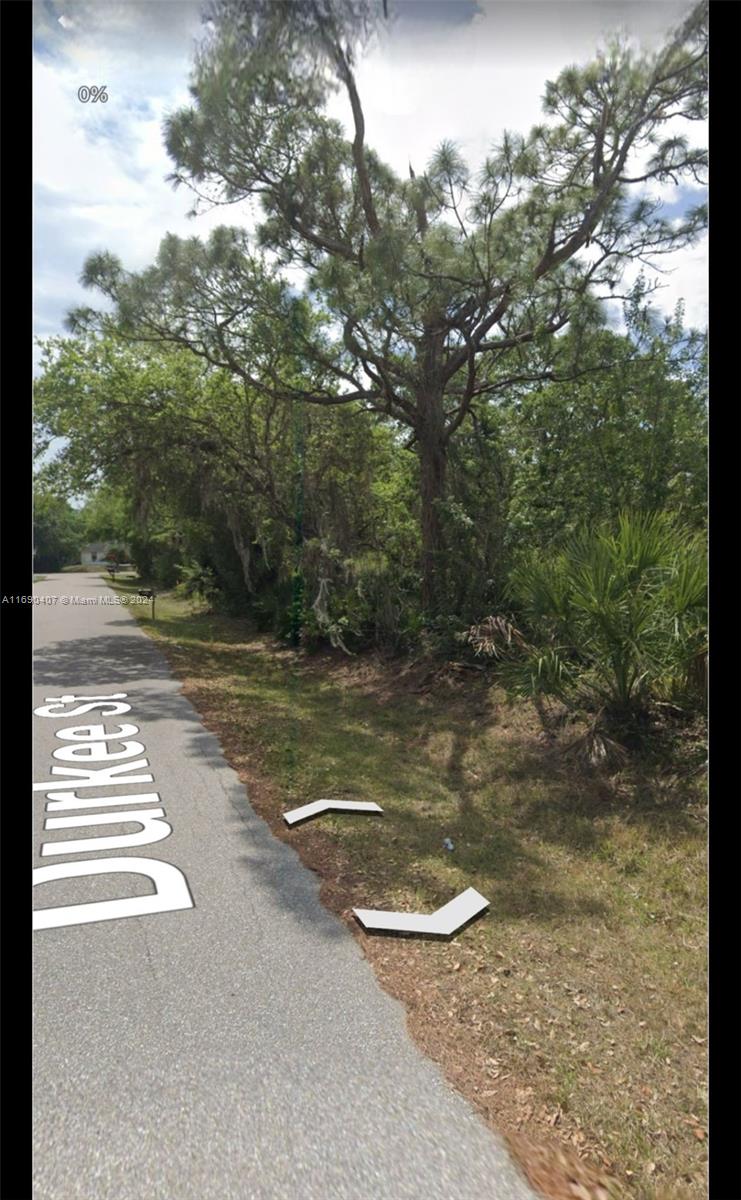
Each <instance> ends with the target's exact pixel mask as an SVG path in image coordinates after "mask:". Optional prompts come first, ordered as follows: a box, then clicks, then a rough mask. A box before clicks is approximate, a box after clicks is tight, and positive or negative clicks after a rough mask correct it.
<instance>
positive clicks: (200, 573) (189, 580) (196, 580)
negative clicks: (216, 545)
mask: <svg viewBox="0 0 741 1200" xmlns="http://www.w3.org/2000/svg"><path fill="white" fill-rule="evenodd" d="M177 571H178V576H179V583H178V585H177V588H176V589H175V590H176V592H177V594H178V595H180V596H184V597H185V598H186V599H187V600H193V599H198V600H205V601H207V602H208V603H209V604H213V603H214V601H215V600H216V599H217V597H218V596H219V595H220V593H221V589H220V587H219V584H218V581H217V577H216V572H215V571H214V570H213V568H212V567H206V566H204V565H203V564H202V563H199V562H196V561H194V560H192V561H191V562H189V563H184V564H181V565H180V566H178V568H177Z"/></svg>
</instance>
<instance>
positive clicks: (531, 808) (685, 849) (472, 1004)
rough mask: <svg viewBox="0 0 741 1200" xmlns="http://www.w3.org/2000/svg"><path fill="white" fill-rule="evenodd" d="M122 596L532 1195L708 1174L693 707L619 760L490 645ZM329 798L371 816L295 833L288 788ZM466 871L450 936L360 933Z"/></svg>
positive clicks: (456, 883) (425, 906)
mask: <svg viewBox="0 0 741 1200" xmlns="http://www.w3.org/2000/svg"><path fill="white" fill-rule="evenodd" d="M116 586H117V588H118V589H119V590H126V589H128V590H135V588H136V587H138V586H139V585H138V582H134V581H123V582H118V583H117V584H116ZM131 611H132V612H134V613H135V614H136V616H137V618H138V619H139V620H140V621H141V623H142V627H143V628H144V629H146V630H147V632H149V633H151V634H152V636H153V637H154V638H155V639H156V641H157V643H158V644H159V646H160V647H161V649H162V650H163V652H164V653H165V655H166V657H167V658H168V660H169V661H170V663H171V665H172V667H173V669H174V671H175V673H176V674H177V675H178V676H179V677H180V678H181V679H182V680H183V683H184V688H185V692H186V695H188V697H189V698H190V700H191V701H192V703H193V704H194V705H195V707H196V708H197V710H198V711H199V713H201V715H202V717H203V719H204V721H205V724H206V725H207V727H209V728H210V729H212V730H213V731H214V732H215V733H217V734H218V736H219V738H220V741H221V744H222V746H223V748H224V751H225V754H226V756H227V758H228V760H229V762H230V763H231V764H232V765H233V766H234V767H235V769H236V770H237V771H238V772H239V774H240V776H241V778H242V779H243V780H244V781H245V783H246V784H247V795H248V797H249V800H250V802H251V804H252V805H253V806H254V807H255V808H256V809H257V811H258V812H259V813H260V814H261V815H262V816H263V817H264V818H265V819H266V820H267V821H268V822H269V823H270V824H271V826H272V828H273V829H274V831H275V833H276V834H277V835H278V836H280V837H282V838H284V839H285V840H286V841H288V842H289V843H290V844H291V845H293V846H294V847H295V848H296V849H297V851H298V852H299V853H300V854H301V856H302V858H303V859H304V861H305V862H306V863H307V864H308V865H309V866H310V867H312V868H313V869H314V870H316V871H317V872H318V873H319V874H320V876H321V877H322V880H323V890H322V896H323V899H324V901H325V903H327V904H328V905H329V906H330V907H331V908H332V909H333V910H334V911H335V912H337V913H338V914H339V915H341V916H342V917H343V918H344V919H345V920H346V921H347V922H348V925H349V926H350V928H352V929H353V930H354V932H355V933H356V934H358V936H359V937H360V940H361V944H362V945H363V948H364V951H365V953H366V955H367V956H368V958H369V959H370V961H371V962H372V964H373V966H374V968H375V970H376V971H377V973H378V975H379V978H380V979H381V981H382V983H383V985H384V987H386V988H387V989H388V990H389V991H390V992H391V993H392V994H394V995H395V996H397V997H398V998H399V999H401V1000H402V1001H403V1002H404V1004H405V1005H406V1007H407V1011H408V1014H409V1025H410V1029H411V1031H412V1033H413V1034H414V1036H415V1037H416V1038H417V1039H418V1041H419V1042H420V1044H421V1045H422V1047H423V1048H424V1049H425V1050H426V1051H427V1052H428V1053H430V1054H431V1055H432V1056H433V1057H434V1058H435V1059H436V1060H437V1061H438V1062H440V1063H441V1065H442V1066H443V1068H444V1069H445V1071H446V1073H447V1075H448V1077H449V1078H450V1079H451V1081H452V1082H453V1083H454V1084H455V1085H456V1086H457V1087H458V1088H460V1090H461V1091H462V1092H464V1094H466V1095H467V1096H468V1097H469V1098H470V1099H471V1101H472V1102H473V1103H474V1104H475V1105H476V1106H477V1108H478V1109H479V1110H480V1111H481V1112H482V1114H483V1115H484V1116H485V1117H486V1118H487V1119H488V1120H490V1121H491V1123H492V1124H493V1125H494V1126H495V1127H497V1128H499V1129H502V1130H503V1131H504V1132H506V1133H508V1134H510V1135H513V1136H514V1139H515V1142H514V1145H515V1149H516V1152H517V1153H518V1155H519V1156H520V1158H521V1159H522V1161H523V1162H524V1163H525V1165H526V1168H528V1169H529V1170H530V1172H531V1178H532V1179H533V1182H535V1183H536V1185H538V1184H539V1185H540V1186H541V1187H542V1189H543V1191H544V1194H545V1195H547V1196H555V1197H557V1198H558V1200H560V1198H561V1197H562V1196H578V1195H582V1194H586V1195H587V1196H589V1197H593V1196H595V1197H598V1198H599V1195H600V1193H599V1190H598V1188H599V1186H603V1187H604V1188H605V1191H606V1194H607V1195H609V1196H612V1195H630V1196H637V1197H642V1198H643V1197H645V1198H649V1197H652V1198H660V1197H661V1198H663V1197H666V1200H668V1198H669V1197H680V1198H681V1197H683V1196H686V1197H698V1198H699V1197H701V1196H704V1195H705V1177H704V1161H705V1137H706V1132H707V1125H706V1093H705V1038H706V1027H705V993H706V973H705V919H706V916H705V905H706V881H705V849H706V807H705V789H704V775H703V772H702V771H701V770H698V768H699V767H701V766H702V763H703V761H704V757H705V750H704V741H703V729H702V724H701V722H699V721H698V720H697V719H695V720H687V719H685V720H681V719H680V718H679V717H678V715H677V714H673V713H672V712H671V710H664V711H663V713H662V715H661V716H658V715H657V716H656V717H655V719H654V721H653V722H652V723H651V726H650V730H647V737H646V741H645V743H644V747H643V749H642V750H641V752H640V753H634V754H633V755H632V756H631V758H630V760H629V761H628V762H626V763H623V764H621V766H620V769H618V770H613V771H611V772H609V773H606V772H605V770H604V768H600V769H595V768H590V767H589V766H588V765H586V766H581V767H579V768H578V769H577V768H576V767H575V765H574V762H573V761H572V760H571V758H570V757H569V755H568V754H567V755H564V753H563V751H564V749H565V748H566V747H567V746H568V745H569V744H570V743H571V742H572V741H573V740H574V738H577V737H579V735H580V734H581V735H583V733H584V732H585V730H584V726H583V725H581V726H580V724H579V722H578V721H572V718H571V714H570V713H569V712H568V711H566V710H561V711H560V712H559V711H558V710H555V709H554V711H553V712H552V714H551V717H552V721H551V722H550V724H549V730H548V731H547V732H546V731H544V729H543V726H542V723H541V721H540V719H539V718H538V716H537V714H536V711H535V709H534V708H533V706H532V705H531V704H529V703H526V702H523V701H521V700H515V701H512V700H510V699H509V698H508V695H507V693H506V692H505V691H504V690H503V689H502V688H501V686H499V684H498V683H497V679H496V671H492V670H491V669H487V670H485V671H483V670H477V669H475V668H473V667H468V668H464V667H462V666H461V664H460V663H459V662H445V661H437V662H430V661H429V660H423V661H419V662H417V663H414V662H407V663H405V664H404V665H403V666H400V664H399V663H398V661H397V660H392V661H388V660H384V659H383V658H382V657H379V656H377V655H373V656H362V657H358V658H355V659H350V658H348V657H347V656H345V655H343V654H342V653H341V652H338V651H326V652H323V653H320V654H317V655H315V656H312V657H307V656H306V655H305V654H303V653H301V652H300V651H296V650H293V649H291V648H290V647H286V646H285V645H282V644H281V643H279V642H276V641H275V640H273V639H272V638H270V637H266V636H265V635H261V634H258V633H256V632H255V631H254V629H251V628H250V626H249V624H248V623H246V622H245V621H244V620H242V619H239V618H233V617H228V616H223V615H217V614H214V613H213V612H209V611H208V609H207V607H206V606H204V605H203V604H198V603H194V602H193V601H188V600H186V599H184V598H182V597H179V596H176V595H175V594H173V593H160V595H159V596H158V598H157V617H156V620H155V621H154V622H152V621H151V620H150V617H149V615H148V612H147V613H143V612H140V610H139V609H137V608H133V609H132V610H131ZM559 718H560V720H559ZM554 728H555V729H556V730H557V732H556V733H553V732H552V730H553V729H554ZM320 796H335V797H338V798H343V799H357V800H374V801H376V802H377V803H379V804H380V805H381V806H382V808H383V809H384V815H383V817H381V818H378V819H376V818H373V819H368V820H362V819H358V820H356V821H352V822H348V821H343V820H341V819H340V818H335V817H333V816H332V815H328V816H326V817H323V818H322V820H321V822H320V823H319V822H317V823H312V824H309V825H305V826H302V827H299V828H298V829H295V830H291V831H289V830H288V829H287V827H286V826H285V825H284V823H283V822H282V819H281V814H282V812H284V811H286V810H287V809H290V808H292V807H296V806H298V805H299V804H302V803H306V802H307V801H308V800H310V799H316V798H318V797H320ZM446 838H448V839H450V841H451V842H452V844H453V847H454V848H453V850H446V849H445V848H444V845H443V843H444V840H445V839H446ZM467 886H473V887H475V888H477V889H478V890H479V891H480V892H481V893H482V894H483V895H485V896H486V897H487V898H488V899H489V900H490V902H491V908H490V911H489V913H488V914H487V915H486V916H485V917H484V918H483V919H482V920H481V921H479V922H477V923H475V924H474V925H472V926H471V927H470V928H469V929H467V930H466V931H465V932H464V933H463V934H461V935H460V936H459V937H457V938H455V939H453V941H452V942H450V943H447V944H442V943H435V942H421V943H420V942H417V941H414V940H401V941H397V940H395V939H383V938H380V939H378V938H376V939H373V938H367V937H365V936H363V935H362V934H360V933H359V930H358V927H357V926H356V924H355V922H354V920H353V919H352V917H351V916H350V909H351V908H352V907H353V906H356V907H368V908H394V909H395V908H398V909H407V910H409V911H432V910H434V909H435V908H437V907H439V906H440V905H441V904H444V903H446V902H447V901H448V900H449V899H450V898H451V897H452V896H453V895H455V894H456V893H457V892H459V891H460V890H462V889H463V888H464V887H467ZM560 1154H563V1158H561V1157H559V1155H560ZM569 1180H576V1181H577V1182H580V1183H581V1186H583V1187H586V1188H587V1189H588V1190H587V1192H586V1193H579V1192H578V1191H569V1190H568V1188H569V1186H570V1185H569ZM600 1181H601V1183H600Z"/></svg>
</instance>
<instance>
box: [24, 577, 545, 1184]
mask: <svg viewBox="0 0 741 1200" xmlns="http://www.w3.org/2000/svg"><path fill="white" fill-rule="evenodd" d="M35 593H36V595H38V596H39V597H53V596H57V597H59V599H58V600H57V601H56V602H55V603H50V604H41V605H39V606H38V607H36V608H35V609H34V626H35V635H34V640H35V647H36V657H35V691H34V697H35V699H34V704H35V706H40V705H43V704H44V703H45V701H46V697H57V696H60V695H64V694H76V695H86V696H90V695H93V696H94V695H99V694H110V693H113V692H125V693H127V699H126V703H128V704H130V705H131V712H129V713H126V714H124V715H122V716H113V717H105V716H101V715H100V714H96V713H95V712H92V713H90V714H89V715H87V716H78V717H76V718H75V717H69V716H66V717H62V718H56V719H50V718H45V717H39V716H34V717H33V722H34V734H35V748H34V776H33V778H34V781H36V782H40V781H43V780H48V779H50V778H51V777H52V776H51V774H50V772H51V767H52V765H57V766H61V767H75V768H79V767H81V766H82V767H84V765H85V764H84V763H79V762H71V761H70V762H68V763H66V764H65V763H61V762H59V761H58V760H55V759H54V758H53V757H52V752H53V751H54V750H58V749H59V748H60V747H62V746H71V745H73V743H72V742H70V741H63V740H60V739H59V738H57V737H56V731H57V730H60V729H68V728H69V727H71V726H72V727H74V726H84V725H87V724H89V723H103V724H105V726H106V730H111V729H116V728H117V726H118V725H119V724H120V723H130V724H134V725H136V726H138V728H139V732H138V734H134V735H132V736H133V737H134V738H135V739H136V740H138V741H140V742H142V743H143V744H144V746H145V751H144V752H143V756H144V757H146V760H147V762H148V763H149V767H148V768H147V771H148V772H149V773H150V774H152V775H153V776H154V782H153V783H149V784H146V783H141V784H137V785H134V784H131V785H128V786H127V785H118V786H115V787H111V786H108V787H105V788H100V787H91V788H88V789H87V790H83V789H82V788H79V789H78V794H77V795H78V798H79V799H83V798H85V799H90V798H91V797H93V796H98V797H106V798H112V797H113V796H123V795H128V796H131V795H132V794H138V793H141V794H144V793H150V792H156V793H157V794H158V796H159V797H160V799H159V800H156V801H151V802H150V804H159V805H160V806H161V807H162V808H164V810H165V820H166V821H167V823H168V824H169V825H170V826H171V827H172V832H171V833H170V834H169V836H167V837H166V838H164V839H163V840H160V841H157V842H155V843H152V844H148V845H138V846H131V847H129V846H127V847H125V848H118V849H113V850H110V849H105V850H102V849H95V850H94V851H92V852H91V851H90V850H88V849H84V850H81V851H79V852H78V853H74V854H70V853H67V854H61V855H56V854H54V855H48V854H47V855H45V856H44V857H41V856H40V848H41V844H42V843H46V844H59V843H61V842H62V841H63V840H64V839H67V838H69V839H72V838H74V839H79V838H86V837H101V836H111V837H116V836H120V835H130V834H132V833H133V832H135V831H137V830H138V829H139V826H138V825H135V824H131V823H128V824H121V823H115V822H114V823H108V824H104V825H99V826H97V827H92V826H88V827H80V828H77V829H74V828H69V827H61V828H54V829H52V830H49V829H46V830H45V829H44V828H43V822H44V819H45V815H46V816H47V817H48V816H49V814H48V813H46V814H45V811H44V805H45V802H47V795H46V793H45V792H44V791H40V790H35V791H34V793H33V795H34V867H41V866H49V865H52V864H62V863H66V864H75V863H80V862H81V861H83V860H84V861H88V860H92V861H97V862H100V861H102V860H105V859H111V858H116V857H122V856H135V857H140V858H145V859H148V860H154V859H156V860H159V861H161V862H166V863H169V864H172V865H173V866H175V867H177V868H178V870H179V871H180V872H182V874H183V875H184V876H185V878H186V879H187V884H188V888H189V890H190V895H191V897H192V901H193V906H192V907H188V908H181V909H179V910H176V911H169V912H153V913H148V914H147V915H134V916H126V917H122V918H113V919H104V920H98V921H95V922H86V923H84V924H75V925H67V926H61V927H56V928H47V929H37V930H36V932H35V933H34V960H35V963H34V1047H35V1049H34V1054H35V1066H34V1120H35V1131H34V1158H35V1164H34V1200H212V1198H213V1200H217V1198H218V1200H423V1198H424V1200H533V1193H532V1191H531V1190H530V1189H529V1187H528V1186H527V1185H526V1184H525V1183H524V1182H523V1181H522V1179H521V1176H520V1175H519V1173H518V1172H517V1171H516V1169H515V1167H514V1166H513V1164H512V1162H511V1160H510V1159H509V1157H508V1155H507V1152H506V1150H505V1149H504V1147H503V1146H502V1145H501V1143H500V1142H499V1141H498V1140H497V1139H496V1138H495V1137H494V1136H493V1135H492V1134H491V1133H490V1131H489V1130H488V1129H487V1128H486V1127H485V1125H484V1124H483V1123H482V1122H481V1120H480V1119H479V1118H478V1117H477V1115H476V1114H475V1113H474V1111H473V1110H472V1109H471V1107H470V1106H469V1105H468V1104H467V1102H465V1101H464V1100H463V1099H462V1098H461V1097H460V1096H459V1095H458V1094H457V1093H455V1092H454V1091H453V1090H452V1089H451V1088H450V1086H449V1085H448V1084H447V1083H446V1081H445V1080H444V1078H443V1076H442V1074H441V1072H440V1071H439V1070H438V1068H437V1067H436V1066H435V1065H434V1064H433V1063H432V1062H430V1061H429V1060H428V1059H426V1058H425V1057H424V1056H423V1055H421V1054H420V1053H419V1051H418V1050H417V1049H416V1047H415V1046H414V1044H413V1042H412V1041H411V1039H410V1037H409V1035H408V1034H407V1032H406V1029H405V1024H404V1014H403V1010H402V1008H401V1006H400V1005H399V1004H398V1003H397V1002H396V1001H394V1000H393V999H391V998H390V997H389V996H387V995H386V994H385V993H384V992H383V991H382V990H381V989H380V987H379V986H378V984H377V982H376V979H375V977H374V975H373V973H372V971H371V968H370V966H369V965H368V964H367V962H366V961H365V959H364V958H363V955H362V953H361V950H360V947H359V946H358V945H357V943H356V942H355V940H354V939H353V937H352V936H351V935H350V933H349V932H348V931H347V929H346V928H345V927H344V926H343V925H342V923H341V922H340V921H338V920H337V919H336V918H335V917H334V916H332V915H331V914H330V913H329V912H327V911H326V910H325V909H324V908H323V907H322V905H321V904H320V903H319V899H318V884H317V882H316V880H315V877H314V876H313V875H312V874H311V873H310V872H309V871H308V870H306V869H305V868H304V867H303V866H302V864H301V863H300V861H299V859H298V856H297V855H296V854H295V852H294V851H293V850H292V849H291V848H290V847H288V846H286V845H285V844H284V843H282V842H280V841H279V840H277V839H276V838H274V837H273V836H272V834H271V833H270V830H269V829H268V827H267V825H266V824H265V823H264V822H263V821H262V820H261V819H260V818H259V817H257V816H256V815H255V813H254V812H253V811H252V809H251V807H250V805H249V802H248V798H247V795H246V792H245V788H244V785H243V784H241V783H240V781H239V779H238V778H237V776H236V774H235V773H234V772H233V771H232V770H231V768H230V767H228V766H227V764H226V762H225V760H224V758H223V756H222V754H221V751H220V749H219V745H218V742H217V740H216V739H215V738H214V737H213V736H212V735H211V734H209V733H207V732H206V730H205V729H204V728H203V726H202V724H201V722H200V720H199V717H198V715H197V713H196V712H195V710H194V709H193V708H192V707H191V705H190V703H189V702H188V700H186V699H185V697H184V696H183V695H182V693H181V691H180V686H179V684H178V683H177V681H176V680H175V679H174V678H173V677H172V675H171V674H170V671H169V668H168V666H167V664H166V662H165V660H164V659H163V658H162V656H161V655H160V653H159V652H158V650H157V648H156V646H155V645H154V644H153V643H152V642H151V641H150V639H149V638H148V637H147V636H146V635H145V634H144V633H143V632H142V631H141V630H140V628H139V627H138V624H137V622H136V620H135V618H134V616H133V615H132V613H131V612H130V611H129V610H128V609H126V608H125V607H122V606H119V605H113V604H102V603H95V604H89V603H88V604H85V605H82V604H75V603H72V602H67V603H66V604H64V603H63V602H62V597H63V596H65V595H66V596H67V597H85V598H90V599H94V600H100V599H101V598H103V597H106V596H107V597H109V598H110V597H112V596H113V595H114V593H113V592H111V590H110V589H109V588H108V587H106V585H105V583H104V581H103V579H102V578H101V577H100V576H97V575H91V574H78V575H72V574H69V575H57V576H53V575H51V576H48V577H47V580H46V581H45V582H41V583H38V584H37V585H35ZM69 707H73V706H68V708H69ZM107 745H108V748H109V750H114V749H115V750H119V749H120V742H113V741H111V742H109V743H107ZM94 765H96V766H97V767H100V766H101V764H100V763H98V764H94ZM140 770H141V768H140ZM64 791H65V790H64V789H63V794H64ZM66 793H67V794H68V793H69V789H66ZM306 799H307V801H308V800H310V799H315V797H307V798H306ZM125 807H128V808H129V809H130V808H131V801H129V802H128V804H124V802H122V804H121V808H125ZM140 811H145V810H143V809H140ZM98 812H101V813H107V814H111V813H115V812H116V806H115V805H113V806H112V805H110V804H108V805H106V806H105V807H101V808H100V809H99V810H98V809H96V808H87V809H85V810H82V811H80V810H77V814H76V816H75V811H74V810H73V809H69V810H67V811H66V812H65V811H62V812H61V813H60V812H57V814H56V816H65V815H66V816H69V815H70V813H71V814H72V818H73V819H77V820H84V819H86V818H87V819H88V820H90V819H92V818H93V817H94V816H95V815H97V813H98ZM159 828H162V829H164V828H165V827H164V826H163V825H162V824H160V826H159ZM152 891H153V884H151V882H150V881H149V880H148V879H147V878H146V877H145V876H143V875H131V874H128V873H127V874H118V875H107V876H102V875H97V876H94V877H93V876H85V877H77V878H68V879H63V880H53V881H51V882H50V881H48V880H47V881H45V882H43V883H41V884H40V885H39V886H38V887H36V888H35V900H34V903H35V906H36V907H39V908H53V907H60V906H68V905H82V904H85V903H88V902H94V901H104V900H108V899H113V898H116V897H118V898H121V897H122V896H134V895H144V894H146V893H151V892H152ZM484 919H485V920H486V919H491V918H490V917H488V918H487V917H485V918H484Z"/></svg>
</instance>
